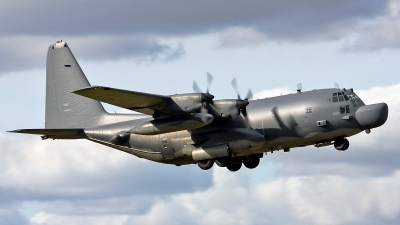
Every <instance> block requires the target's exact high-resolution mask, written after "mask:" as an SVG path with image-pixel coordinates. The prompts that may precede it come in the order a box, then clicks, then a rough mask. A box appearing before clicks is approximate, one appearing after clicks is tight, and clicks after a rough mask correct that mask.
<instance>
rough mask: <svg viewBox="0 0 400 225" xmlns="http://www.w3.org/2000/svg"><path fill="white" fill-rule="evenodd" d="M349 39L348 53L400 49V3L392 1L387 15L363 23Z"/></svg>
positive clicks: (346, 47) (395, 0)
mask: <svg viewBox="0 0 400 225" xmlns="http://www.w3.org/2000/svg"><path fill="white" fill-rule="evenodd" d="M348 39H349V40H348V43H347V45H346V46H345V49H346V50H348V51H354V50H359V51H360V50H362V51H377V50H382V49H393V48H394V49H398V48H400V1H399V0H391V1H390V2H389V4H388V7H387V9H386V12H385V14H383V15H382V16H379V17H377V18H375V19H367V20H365V21H363V22H362V23H361V24H360V25H359V26H358V28H357V29H356V31H355V33H354V34H353V36H350V37H349V38H348Z"/></svg>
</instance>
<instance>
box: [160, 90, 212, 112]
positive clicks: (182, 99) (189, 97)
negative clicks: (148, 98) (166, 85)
mask: <svg viewBox="0 0 400 225" xmlns="http://www.w3.org/2000/svg"><path fill="white" fill-rule="evenodd" d="M213 98H214V96H213V95H211V94H208V93H189V94H177V95H172V96H171V101H169V102H168V103H166V104H162V105H158V106H154V109H156V110H157V111H160V112H163V113H167V114H189V113H195V112H200V109H201V107H203V104H204V103H205V102H208V101H211V100H212V99H213Z"/></svg>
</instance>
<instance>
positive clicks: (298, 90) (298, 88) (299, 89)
mask: <svg viewBox="0 0 400 225" xmlns="http://www.w3.org/2000/svg"><path fill="white" fill-rule="evenodd" d="M301 89H303V84H302V83H298V84H297V92H298V93H300V92H301Z"/></svg>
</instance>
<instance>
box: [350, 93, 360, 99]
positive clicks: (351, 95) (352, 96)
mask: <svg viewBox="0 0 400 225" xmlns="http://www.w3.org/2000/svg"><path fill="white" fill-rule="evenodd" d="M347 97H348V98H349V99H357V98H358V96H357V95H356V94H355V93H350V94H348V95H347Z"/></svg>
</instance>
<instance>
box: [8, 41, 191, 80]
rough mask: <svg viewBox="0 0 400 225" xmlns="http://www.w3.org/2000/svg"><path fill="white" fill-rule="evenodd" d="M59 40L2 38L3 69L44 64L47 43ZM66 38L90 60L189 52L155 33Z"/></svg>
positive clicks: (150, 58)
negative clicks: (164, 41) (150, 34)
mask: <svg viewBox="0 0 400 225" xmlns="http://www.w3.org/2000/svg"><path fill="white" fill-rule="evenodd" d="M55 40H57V39H56V38H52V37H44V36H40V37H35V36H34V37H25V36H18V37H7V38H0V41H1V42H2V45H1V46H0V61H1V67H0V73H4V72H10V71H18V70H28V69H34V68H43V67H44V66H45V62H46V54H47V47H48V46H49V45H50V44H51V43H54V42H55ZM69 40H71V42H69ZM64 41H67V42H68V44H71V50H72V51H73V53H74V54H75V56H76V57H77V58H80V59H86V60H89V61H93V60H98V61H105V60H110V59H111V60H119V59H123V58H132V59H135V62H137V63H140V62H155V61H156V62H167V61H173V60H178V59H179V58H181V57H182V56H183V55H184V54H185V50H184V47H183V45H182V44H181V43H163V42H162V41H161V40H160V38H157V37H155V36H123V37H119V36H87V37H70V36H68V37H65V38H64Z"/></svg>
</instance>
